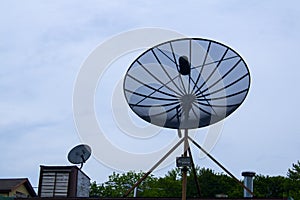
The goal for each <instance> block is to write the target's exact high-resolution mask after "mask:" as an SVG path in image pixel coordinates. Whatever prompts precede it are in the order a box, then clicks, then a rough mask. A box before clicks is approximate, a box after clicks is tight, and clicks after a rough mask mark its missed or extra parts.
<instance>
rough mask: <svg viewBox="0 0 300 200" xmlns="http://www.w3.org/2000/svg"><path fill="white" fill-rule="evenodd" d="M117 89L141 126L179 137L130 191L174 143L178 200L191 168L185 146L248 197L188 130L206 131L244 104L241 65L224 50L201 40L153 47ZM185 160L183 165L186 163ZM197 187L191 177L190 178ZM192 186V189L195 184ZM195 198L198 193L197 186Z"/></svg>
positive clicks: (245, 79) (245, 73)
mask: <svg viewBox="0 0 300 200" xmlns="http://www.w3.org/2000/svg"><path fill="white" fill-rule="evenodd" d="M123 84H124V85H123V89H124V94H125V98H126V100H127V102H128V104H129V106H130V108H131V109H132V110H133V112H135V113H136V114H137V115H138V116H139V117H140V118H142V119H144V120H145V121H147V122H149V123H152V124H155V125H158V126H161V127H165V128H172V129H177V130H178V132H179V133H180V134H179V135H181V129H183V130H184V137H183V138H182V139H180V140H179V142H178V143H177V144H176V145H175V146H174V147H173V148H172V149H170V151H169V152H167V153H166V155H164V156H163V157H162V158H161V159H160V160H159V161H158V162H157V163H156V164H155V165H154V166H153V167H152V168H151V169H150V170H149V171H148V172H147V173H146V174H145V175H144V176H143V177H142V178H141V179H140V180H139V181H137V182H136V183H135V184H134V185H133V186H132V188H130V189H129V190H128V191H127V193H126V194H125V196H127V195H128V194H129V193H130V192H131V191H132V190H133V189H134V188H136V187H137V186H138V185H139V184H140V183H141V182H142V181H143V180H144V179H145V178H146V177H147V176H148V175H149V174H150V173H151V172H152V171H153V170H154V169H155V168H156V167H157V166H158V165H159V164H160V163H162V162H163V161H164V160H165V159H166V157H168V156H169V155H170V154H171V153H172V152H173V151H174V150H175V149H176V148H177V147H178V146H179V145H180V144H182V143H184V152H183V154H182V156H181V157H179V158H178V163H179V164H180V166H182V167H183V168H182V169H183V170H182V199H183V200H186V196H185V195H186V181H187V170H186V168H187V167H188V166H192V167H193V171H194V174H195V177H196V172H195V168H194V164H193V161H192V155H191V150H190V147H189V141H191V142H192V143H193V144H194V145H196V146H197V147H198V148H199V149H200V150H201V151H203V152H204V153H205V154H206V155H207V156H208V157H209V158H211V160H213V161H214V162H215V163H216V164H217V165H218V166H219V167H221V168H222V169H223V170H224V171H226V173H227V174H229V175H230V176H231V177H232V178H233V179H234V180H236V181H237V182H238V183H239V184H240V185H241V186H242V187H244V188H245V189H246V190H247V191H248V192H249V193H251V194H252V195H253V192H252V191H251V190H250V189H249V188H247V187H246V186H244V185H243V183H241V182H240V181H239V180H238V179H237V178H236V177H235V176H234V175H233V174H232V173H230V172H229V171H228V170H227V169H226V168H225V167H224V166H223V165H222V164H221V163H220V162H218V161H217V160H216V159H214V158H213V157H212V156H211V155H210V154H209V153H208V152H207V151H205V149H203V148H202V147H201V146H200V145H199V144H198V143H197V142H196V141H195V140H194V139H193V138H191V137H190V136H188V130H189V129H195V128H201V127H205V126H209V125H211V124H214V123H217V122H219V121H220V120H223V119H224V118H226V117H227V116H229V115H230V114H231V113H233V112H234V111H235V110H236V109H237V108H238V107H239V106H240V105H241V104H242V102H243V101H244V100H245V98H246V96H247V94H248V91H249V87H250V74H249V70H248V68H247V65H246V63H245V61H244V60H243V59H242V57H241V56H240V55H239V54H238V53H237V52H236V51H234V50H233V49H231V48H230V47H228V46H226V45H224V44H221V43H219V42H216V41H212V40H207V39H201V38H182V39H177V40H172V41H167V42H164V43H161V44H158V45H156V46H154V47H152V48H150V49H148V50H147V51H145V52H144V53H143V54H142V55H140V56H139V57H138V58H137V59H136V60H135V61H134V62H133V63H132V64H131V65H130V67H129V69H128V71H127V72H126V75H125V78H124V83H123ZM187 161H188V162H187ZM195 181H196V183H197V178H195ZM197 185H198V184H197ZM198 194H199V196H200V188H199V187H198Z"/></svg>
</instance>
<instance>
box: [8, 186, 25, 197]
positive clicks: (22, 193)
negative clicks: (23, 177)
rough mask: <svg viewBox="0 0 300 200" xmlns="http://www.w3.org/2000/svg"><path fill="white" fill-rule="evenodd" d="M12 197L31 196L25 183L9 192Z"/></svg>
mask: <svg viewBox="0 0 300 200" xmlns="http://www.w3.org/2000/svg"><path fill="white" fill-rule="evenodd" d="M9 196H10V197H29V196H30V194H29V192H28V191H27V189H26V187H25V186H24V185H20V186H19V187H18V188H17V189H15V190H12V191H11V192H10V193H9Z"/></svg>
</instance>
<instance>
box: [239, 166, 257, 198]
mask: <svg viewBox="0 0 300 200" xmlns="http://www.w3.org/2000/svg"><path fill="white" fill-rule="evenodd" d="M242 176H244V185H245V186H246V187H247V188H248V189H250V191H251V192H253V177H254V176H255V172H242ZM252 197H253V195H252V194H251V193H250V192H248V191H247V190H246V189H244V198H252Z"/></svg>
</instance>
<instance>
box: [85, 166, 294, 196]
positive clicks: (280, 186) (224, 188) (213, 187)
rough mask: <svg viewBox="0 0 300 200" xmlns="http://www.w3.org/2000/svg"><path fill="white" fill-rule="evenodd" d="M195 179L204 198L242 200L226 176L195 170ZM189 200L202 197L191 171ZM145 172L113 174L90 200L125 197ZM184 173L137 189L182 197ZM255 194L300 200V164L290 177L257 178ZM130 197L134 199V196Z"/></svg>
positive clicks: (140, 192) (174, 172)
mask: <svg viewBox="0 0 300 200" xmlns="http://www.w3.org/2000/svg"><path fill="white" fill-rule="evenodd" d="M195 170H196V176H197V180H198V183H199V186H200V197H201V198H214V197H216V195H218V194H225V195H227V196H228V197H229V198H240V197H243V188H242V187H241V186H240V185H239V184H237V183H236V181H235V180H233V179H232V178H231V177H229V176H227V175H226V174H223V173H216V172H214V171H213V170H211V169H207V168H200V167H196V169H195ZM187 174H188V176H187V179H188V180H187V197H188V198H192V197H199V194H198V190H197V187H196V182H195V177H194V173H192V172H191V170H190V169H189V170H188V173H187ZM143 175H144V172H134V171H129V172H127V173H123V174H118V173H115V172H113V173H112V174H111V175H110V176H109V177H108V181H106V182H104V183H101V184H97V183H96V182H93V183H92V184H91V190H90V196H91V197H123V196H124V194H125V193H126V191H127V190H128V189H129V188H131V187H132V186H133V185H134V184H135V183H136V182H137V181H138V180H139V179H140V178H141V177H142V176H143ZM181 178H182V177H181V170H180V169H179V168H176V169H172V170H170V171H168V172H167V174H166V175H165V176H164V177H154V176H153V175H149V176H148V177H147V178H146V179H145V180H144V181H143V182H142V183H141V184H140V185H139V186H138V187H137V191H136V195H137V196H138V197H181V192H182V191H181V184H182V183H181ZM254 194H255V197H260V198H283V197H293V198H294V199H300V162H299V161H298V162H297V163H296V164H293V165H292V168H291V169H288V172H287V177H283V176H273V177H270V176H264V175H256V176H255V177H254ZM129 196H131V197H132V196H133V192H131V193H130V195H129Z"/></svg>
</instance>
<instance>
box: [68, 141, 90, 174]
mask: <svg viewBox="0 0 300 200" xmlns="http://www.w3.org/2000/svg"><path fill="white" fill-rule="evenodd" d="M91 153H92V150H91V148H90V147H89V146H88V145H86V144H80V145H77V146H76V147H74V148H73V149H71V151H70V152H69V154H68V160H69V161H70V162H71V163H73V164H81V166H80V169H81V168H82V166H83V163H85V161H87V160H88V159H89V157H90V156H91Z"/></svg>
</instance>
